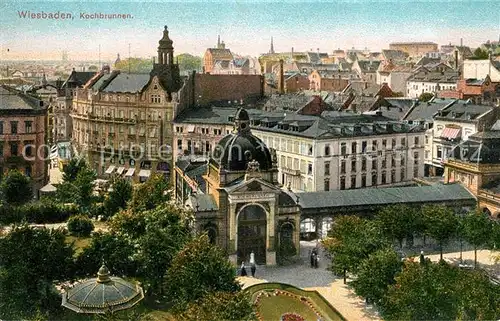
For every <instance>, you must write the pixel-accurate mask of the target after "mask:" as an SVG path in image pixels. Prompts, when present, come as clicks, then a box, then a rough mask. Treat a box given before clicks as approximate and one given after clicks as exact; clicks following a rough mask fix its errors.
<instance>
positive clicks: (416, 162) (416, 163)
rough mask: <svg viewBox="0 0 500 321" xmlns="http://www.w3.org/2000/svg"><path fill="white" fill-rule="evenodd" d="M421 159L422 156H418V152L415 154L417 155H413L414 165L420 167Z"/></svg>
mask: <svg viewBox="0 0 500 321" xmlns="http://www.w3.org/2000/svg"><path fill="white" fill-rule="evenodd" d="M419 157H420V155H419V154H418V152H415V153H414V154H413V163H414V164H415V165H418V159H419Z"/></svg>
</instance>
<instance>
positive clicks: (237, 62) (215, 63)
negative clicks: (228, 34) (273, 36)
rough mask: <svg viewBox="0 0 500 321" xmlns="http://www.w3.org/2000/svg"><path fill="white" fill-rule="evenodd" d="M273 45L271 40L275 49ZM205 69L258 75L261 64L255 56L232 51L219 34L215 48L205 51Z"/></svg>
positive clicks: (214, 73)
mask: <svg viewBox="0 0 500 321" xmlns="http://www.w3.org/2000/svg"><path fill="white" fill-rule="evenodd" d="M272 47H273V44H272V40H271V50H273V51H274V49H273V48H272ZM203 70H204V72H205V73H210V74H213V75H257V74H260V65H259V62H258V60H257V59H255V58H252V57H240V56H238V55H234V54H233V53H231V50H230V49H227V48H226V44H225V43H224V41H222V42H221V41H220V36H219V37H218V41H217V45H216V46H215V48H208V49H207V50H206V51H205V55H204V56H203Z"/></svg>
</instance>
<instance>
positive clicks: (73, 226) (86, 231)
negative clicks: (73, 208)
mask: <svg viewBox="0 0 500 321" xmlns="http://www.w3.org/2000/svg"><path fill="white" fill-rule="evenodd" d="M93 230H94V224H93V223H92V221H91V220H90V218H88V217H87V216H85V215H75V216H72V217H70V218H69V220H68V231H69V232H70V233H71V234H72V235H75V236H80V237H88V236H89V235H90V233H92V231H93Z"/></svg>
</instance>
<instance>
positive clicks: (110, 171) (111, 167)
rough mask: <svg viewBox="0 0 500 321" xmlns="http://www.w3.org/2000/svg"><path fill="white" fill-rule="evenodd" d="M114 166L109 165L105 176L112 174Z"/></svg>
mask: <svg viewBox="0 0 500 321" xmlns="http://www.w3.org/2000/svg"><path fill="white" fill-rule="evenodd" d="M115 168H116V166H115V165H111V166H109V167H108V169H107V170H106V172H105V173H106V174H111V173H113V171H114V170H115Z"/></svg>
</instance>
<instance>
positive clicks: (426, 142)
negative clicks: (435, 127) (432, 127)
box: [425, 135, 429, 145]
mask: <svg viewBox="0 0 500 321" xmlns="http://www.w3.org/2000/svg"><path fill="white" fill-rule="evenodd" d="M425 144H426V145H427V144H429V136H427V135H425Z"/></svg>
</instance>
